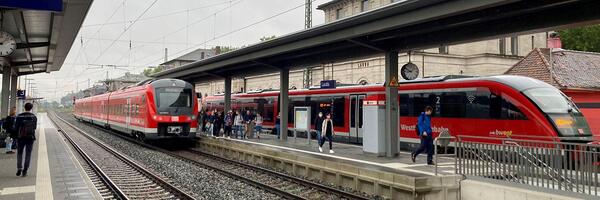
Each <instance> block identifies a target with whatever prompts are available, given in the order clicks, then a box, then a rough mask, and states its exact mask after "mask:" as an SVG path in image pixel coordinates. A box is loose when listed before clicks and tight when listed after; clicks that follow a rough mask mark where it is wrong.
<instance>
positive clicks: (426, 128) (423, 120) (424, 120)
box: [417, 112, 432, 137]
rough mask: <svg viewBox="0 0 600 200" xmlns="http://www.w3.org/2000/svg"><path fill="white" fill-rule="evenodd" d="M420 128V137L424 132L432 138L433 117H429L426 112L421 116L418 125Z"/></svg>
mask: <svg viewBox="0 0 600 200" xmlns="http://www.w3.org/2000/svg"><path fill="white" fill-rule="evenodd" d="M417 125H418V126H419V135H423V132H427V136H428V137H431V132H432V131H431V117H430V116H427V115H426V114H425V112H422V113H421V115H420V116H419V121H418V123H417Z"/></svg>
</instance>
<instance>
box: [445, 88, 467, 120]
mask: <svg viewBox="0 0 600 200" xmlns="http://www.w3.org/2000/svg"><path fill="white" fill-rule="evenodd" d="M465 102H467V95H466V94H465V92H445V93H444V94H443V95H442V97H441V116H442V117H452V118H461V117H466V109H465Z"/></svg>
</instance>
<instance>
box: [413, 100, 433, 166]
mask: <svg viewBox="0 0 600 200" xmlns="http://www.w3.org/2000/svg"><path fill="white" fill-rule="evenodd" d="M432 112H433V108H431V106H427V107H425V112H422V113H421V115H420V116H419V120H418V123H417V128H418V129H419V133H420V135H419V136H420V138H421V146H419V148H418V149H417V150H416V151H415V152H413V153H412V154H411V159H412V161H413V162H415V159H416V158H417V156H419V154H420V153H422V152H424V151H426V152H427V164H428V165H434V164H435V163H433V133H432V129H431V113H432Z"/></svg>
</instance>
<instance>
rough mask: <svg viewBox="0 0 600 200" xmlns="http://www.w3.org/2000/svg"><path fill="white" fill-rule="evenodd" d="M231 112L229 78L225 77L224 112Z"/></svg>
mask: <svg viewBox="0 0 600 200" xmlns="http://www.w3.org/2000/svg"><path fill="white" fill-rule="evenodd" d="M230 110H231V76H226V77H225V110H224V111H223V112H224V113H227V112H229V111H230Z"/></svg>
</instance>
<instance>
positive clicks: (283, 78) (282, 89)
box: [279, 68, 290, 141]
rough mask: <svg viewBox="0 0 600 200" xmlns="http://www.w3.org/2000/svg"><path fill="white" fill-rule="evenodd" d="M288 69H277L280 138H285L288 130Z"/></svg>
mask: <svg viewBox="0 0 600 200" xmlns="http://www.w3.org/2000/svg"><path fill="white" fill-rule="evenodd" d="M289 85H290V69H287V68H284V69H281V70H280V71H279V114H280V115H281V118H280V119H279V120H280V121H279V122H280V124H281V128H280V131H281V140H284V141H285V140H287V132H288V111H289V110H288V105H289V103H290V99H289V96H288V90H289V89H290V87H289Z"/></svg>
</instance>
